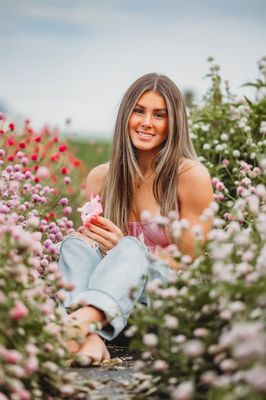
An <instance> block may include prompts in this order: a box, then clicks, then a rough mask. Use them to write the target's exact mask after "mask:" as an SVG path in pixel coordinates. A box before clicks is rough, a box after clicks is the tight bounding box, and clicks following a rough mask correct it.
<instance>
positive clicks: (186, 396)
mask: <svg viewBox="0 0 266 400" xmlns="http://www.w3.org/2000/svg"><path fill="white" fill-rule="evenodd" d="M193 394H194V383H193V382H192V381H185V382H182V383H180V385H178V387H177V388H176V389H174V390H173V392H172V393H171V399H172V400H191V399H192V398H193Z"/></svg>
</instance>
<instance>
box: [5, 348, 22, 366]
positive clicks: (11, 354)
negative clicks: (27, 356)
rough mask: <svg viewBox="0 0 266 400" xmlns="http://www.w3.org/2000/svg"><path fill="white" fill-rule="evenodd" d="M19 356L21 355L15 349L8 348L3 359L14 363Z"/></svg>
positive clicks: (19, 358) (17, 360)
mask: <svg viewBox="0 0 266 400" xmlns="http://www.w3.org/2000/svg"><path fill="white" fill-rule="evenodd" d="M21 358H22V356H21V354H20V353H19V352H18V351H17V350H8V351H7V353H6V355H5V360H6V362H7V363H8V364H16V363H17V362H19V361H20V360H21Z"/></svg>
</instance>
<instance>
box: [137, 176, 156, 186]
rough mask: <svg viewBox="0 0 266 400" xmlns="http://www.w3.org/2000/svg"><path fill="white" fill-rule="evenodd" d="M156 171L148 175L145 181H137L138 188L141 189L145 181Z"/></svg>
mask: <svg viewBox="0 0 266 400" xmlns="http://www.w3.org/2000/svg"><path fill="white" fill-rule="evenodd" d="M153 174H154V172H152V173H151V174H150V175H148V176H147V178H146V179H144V181H140V183H137V188H138V189H139V188H140V187H141V186H142V185H143V183H146V182H147V181H148V180H149V179H150V178H151V177H152V176H153Z"/></svg>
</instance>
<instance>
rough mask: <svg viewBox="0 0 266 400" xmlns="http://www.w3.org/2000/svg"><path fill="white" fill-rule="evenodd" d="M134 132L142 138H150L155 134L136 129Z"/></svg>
mask: <svg viewBox="0 0 266 400" xmlns="http://www.w3.org/2000/svg"><path fill="white" fill-rule="evenodd" d="M136 132H137V134H138V135H139V136H140V137H144V138H151V137H153V136H155V134H154V133H146V132H143V131H136Z"/></svg>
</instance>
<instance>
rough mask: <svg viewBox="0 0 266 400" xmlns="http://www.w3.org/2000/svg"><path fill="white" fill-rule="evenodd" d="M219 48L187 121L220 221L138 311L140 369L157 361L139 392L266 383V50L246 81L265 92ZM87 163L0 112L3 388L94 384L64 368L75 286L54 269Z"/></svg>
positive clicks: (69, 392)
mask: <svg viewBox="0 0 266 400" xmlns="http://www.w3.org/2000/svg"><path fill="white" fill-rule="evenodd" d="M209 61H210V71H209V74H208V77H209V79H210V80H211V85H210V89H209V91H208V92H207V93H206V95H205V98H204V100H203V102H202V104H201V105H198V106H196V105H195V106H194V107H192V108H191V110H190V112H189V124H190V133H191V136H192V139H193V142H194V145H195V148H196V151H197V153H198V155H199V156H200V160H201V161H202V163H203V164H204V165H206V167H207V168H208V169H209V171H210V174H211V176H212V182H213V187H214V192H215V202H213V203H212V204H211V206H210V207H209V208H208V209H206V210H205V212H204V214H203V215H202V219H206V218H210V217H211V218H213V221H214V224H213V229H212V230H211V232H210V234H209V239H208V242H207V243H206V246H205V248H204V249H203V250H204V252H202V249H200V246H199V257H198V258H197V259H196V260H195V261H192V260H191V259H190V258H189V257H188V256H186V255H182V254H180V253H179V251H178V249H176V248H175V247H174V246H170V248H169V249H168V251H169V252H170V254H171V255H172V256H173V257H174V258H175V259H176V260H177V261H179V262H180V264H181V266H182V268H181V270H180V271H179V272H178V273H177V274H173V277H172V280H171V282H170V285H169V286H168V287H163V286H162V284H161V283H160V282H159V281H153V282H151V283H150V284H149V285H148V288H147V290H148V292H149V293H150V296H151V305H150V307H149V308H142V307H138V308H137V310H136V313H135V314H134V316H133V317H132V320H131V327H130V328H129V330H128V332H127V335H128V336H130V337H132V346H133V347H135V348H138V349H139V348H141V349H143V351H142V355H141V359H139V360H138V361H137V362H136V364H135V369H136V371H142V369H144V371H145V373H146V375H145V376H144V375H141V374H140V375H139V379H140V380H145V383H142V385H140V386H139V387H141V389H139V387H136V390H135V391H136V393H135V396H137V398H148V397H149V396H151V395H152V393H156V395H158V396H161V397H162V398H171V399H173V400H192V399H195V400H201V399H204V400H205V399H206V400H214V399H215V400H249V399H252V400H262V399H264V398H265V396H266V384H265V376H266V326H265V323H266V58H263V59H261V60H260V61H259V63H258V67H259V76H258V78H257V79H256V80H255V81H254V82H250V83H249V85H250V86H251V87H254V91H255V92H256V95H255V100H250V99H248V98H247V97H244V96H243V97H242V98H239V97H236V96H235V95H234V94H232V93H231V91H230V88H229V85H228V83H226V82H225V83H224V82H223V81H222V78H221V76H220V70H219V67H218V66H217V65H215V63H214V62H213V60H209ZM85 156H86V157H88V159H89V158H90V154H89V152H88V155H85ZM87 172H88V171H87V168H86V167H85V166H84V164H83V162H82V161H80V160H79V159H78V158H77V157H76V156H74V155H73V154H72V150H71V148H70V147H69V144H68V143H65V142H64V141H62V140H61V139H60V138H59V134H58V132H57V131H52V130H50V129H49V128H43V129H42V130H41V131H40V132H35V131H34V129H33V128H32V127H31V124H30V122H29V121H25V124H24V126H23V127H22V128H17V127H16V126H15V125H14V124H13V123H12V122H8V121H7V120H6V117H5V116H4V115H3V114H1V113H0V174H1V175H0V193H1V198H0V253H1V257H0V315H1V325H0V400H6V399H11V400H29V399H36V400H37V399H47V400H49V399H55V398H58V399H60V398H69V399H75V398H85V396H86V388H85V387H83V388H81V387H78V386H77V385H76V381H75V377H74V376H73V374H72V373H70V372H66V371H65V367H66V365H67V364H66V361H67V359H68V357H69V354H68V352H67V350H66V348H65V345H64V343H65V341H66V339H67V333H66V317H65V315H64V314H63V313H62V311H61V310H60V308H58V307H57V303H58V300H60V296H62V294H61V292H60V289H62V288H64V289H66V290H71V289H72V287H71V285H66V283H65V282H63V281H62V278H61V276H60V274H59V273H58V272H57V243H59V242H60V241H61V240H62V238H63V236H64V235H66V234H67V233H69V232H71V231H73V229H74V228H77V227H78V226H79V224H80V217H79V216H78V214H77V208H78V207H80V206H81V204H82V203H83V202H84V200H85V195H84V193H83V190H82V189H83V183H84V178H85V176H86V174H87ZM195 195H200V193H199V194H195ZM164 223H167V224H169V225H170V227H171V229H172V231H173V234H174V236H175V237H176V238H178V237H179V236H180V235H181V234H182V231H183V229H187V221H184V220H181V221H179V220H177V219H176V215H175V213H171V214H170V215H169V216H168V218H166V219H165V220H164ZM194 235H195V240H196V241H197V240H199V239H200V238H201V230H200V227H199V226H195V227H194ZM147 360H148V361H149V366H150V367H149V371H148V372H149V374H147Z"/></svg>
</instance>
